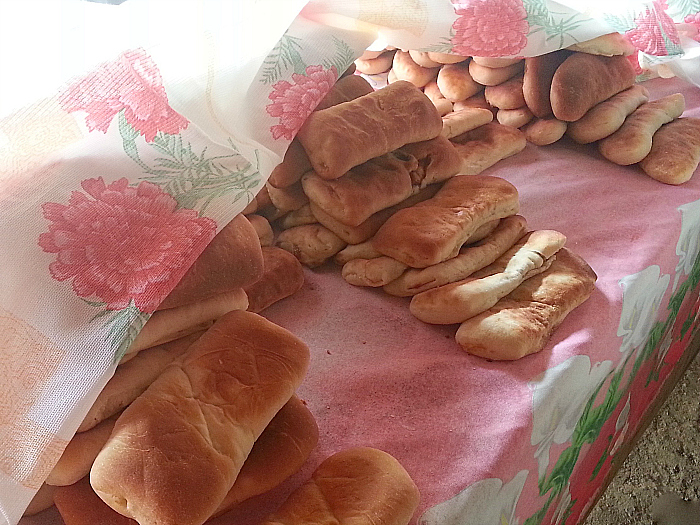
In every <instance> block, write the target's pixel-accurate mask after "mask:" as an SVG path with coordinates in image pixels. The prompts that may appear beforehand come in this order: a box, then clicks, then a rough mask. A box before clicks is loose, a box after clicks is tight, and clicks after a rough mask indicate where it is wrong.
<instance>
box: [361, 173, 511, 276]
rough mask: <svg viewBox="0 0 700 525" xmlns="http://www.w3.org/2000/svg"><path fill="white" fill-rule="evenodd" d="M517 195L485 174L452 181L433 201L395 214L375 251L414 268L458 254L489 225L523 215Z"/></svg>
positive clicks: (376, 242) (377, 238) (380, 234)
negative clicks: (502, 219) (468, 241)
mask: <svg viewBox="0 0 700 525" xmlns="http://www.w3.org/2000/svg"><path fill="white" fill-rule="evenodd" d="M518 209H519V204H518V192H517V190H516V189H515V187H514V186H513V185H512V184H510V183H509V182H507V181H505V180H503V179H500V178H496V177H489V176H485V175H480V176H463V175H458V176H456V177H452V178H451V179H448V180H447V182H445V184H444V185H443V186H442V188H441V189H440V190H439V191H438V192H437V193H436V194H435V196H434V197H433V198H432V199H428V200H427V201H424V202H421V203H418V204H416V205H415V206H412V207H410V208H405V209H403V210H399V211H398V212H396V213H395V214H394V215H392V216H391V217H390V218H389V219H388V220H387V221H386V222H385V223H384V225H383V226H382V227H381V228H379V231H378V232H377V233H376V235H375V236H374V237H373V238H372V244H373V245H374V247H375V249H376V250H377V251H379V252H380V253H382V254H383V255H386V256H388V257H391V258H393V259H396V260H397V261H400V262H402V263H404V264H406V265H408V266H411V267H412V268H426V267H428V266H431V265H433V264H437V263H439V262H442V261H444V260H446V259H449V258H452V257H454V256H456V255H457V253H458V252H459V249H460V248H461V246H462V244H464V242H465V241H466V240H467V239H468V238H469V237H470V236H471V235H472V234H473V233H474V232H475V231H476V230H477V229H478V228H479V227H480V226H481V225H483V224H484V223H486V222H489V221H492V220H494V219H500V218H502V217H507V216H509V215H514V214H515V213H517V212H518Z"/></svg>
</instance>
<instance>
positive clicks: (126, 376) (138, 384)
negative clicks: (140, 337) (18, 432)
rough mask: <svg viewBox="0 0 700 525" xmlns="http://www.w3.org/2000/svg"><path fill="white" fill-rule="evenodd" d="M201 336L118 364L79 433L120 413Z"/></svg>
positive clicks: (168, 343) (195, 336)
mask: <svg viewBox="0 0 700 525" xmlns="http://www.w3.org/2000/svg"><path fill="white" fill-rule="evenodd" d="M202 333H204V332H203V331H198V332H195V333H193V334H190V335H187V336H184V337H182V338H180V339H175V340H174V341H169V342H167V343H164V344H162V345H156V346H153V347H150V348H146V349H145V350H142V351H141V352H138V353H137V354H136V355H135V356H134V357H133V358H132V359H130V360H129V361H127V362H126V363H124V364H121V365H119V366H118V367H117V370H116V371H115V372H114V375H113V376H112V377H111V378H110V379H109V381H107V384H106V385H105V387H104V388H103V389H102V391H101V392H100V393H99V395H98V396H97V399H95V402H94V403H93V404H92V406H91V407H90V410H88V413H87V414H86V415H85V417H84V418H83V422H82V423H81V424H80V426H79V427H78V432H85V431H87V430H90V429H91V428H93V427H94V426H96V425H97V424H99V423H100V422H102V421H104V420H105V419H107V418H108V417H111V416H113V415H114V414H116V413H118V412H121V411H122V410H123V409H124V408H126V407H127V406H128V405H129V404H130V403H131V402H132V401H133V400H134V399H136V398H137V397H138V396H140V395H141V393H143V391H144V390H146V389H147V388H148V386H149V385H150V384H151V383H153V381H155V380H156V378H157V377H158V376H159V375H160V373H161V372H162V371H163V370H165V367H167V366H168V365H169V364H170V363H172V362H173V361H174V360H175V359H177V358H178V357H180V356H181V355H182V354H184V353H185V352H186V351H187V349H188V348H189V347H190V345H191V344H192V343H194V342H195V341H196V340H197V339H198V338H199V336H201V335H202Z"/></svg>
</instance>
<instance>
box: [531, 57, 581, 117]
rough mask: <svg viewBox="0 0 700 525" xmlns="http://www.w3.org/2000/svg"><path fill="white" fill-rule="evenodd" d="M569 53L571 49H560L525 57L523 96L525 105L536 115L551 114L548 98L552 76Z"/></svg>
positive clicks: (546, 115)
mask: <svg viewBox="0 0 700 525" xmlns="http://www.w3.org/2000/svg"><path fill="white" fill-rule="evenodd" d="M571 54H572V52H571V51H567V50H566V49H560V50H558V51H553V52H551V53H545V54H544V55H540V56H536V57H528V58H526V59H525V72H524V74H523V97H524V98H525V103H526V104H527V107H528V108H530V111H532V113H533V115H535V116H536V117H539V118H545V117H548V116H550V115H551V114H552V104H551V103H550V100H549V93H550V91H551V88H552V78H553V77H554V72H555V71H556V70H557V68H558V67H559V66H560V65H561V64H562V62H564V60H566V59H567V58H568V57H569V56H571Z"/></svg>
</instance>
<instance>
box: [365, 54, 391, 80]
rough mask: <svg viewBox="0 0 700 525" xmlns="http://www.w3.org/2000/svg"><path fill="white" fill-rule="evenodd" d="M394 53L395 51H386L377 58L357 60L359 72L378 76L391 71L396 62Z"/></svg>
mask: <svg viewBox="0 0 700 525" xmlns="http://www.w3.org/2000/svg"><path fill="white" fill-rule="evenodd" d="M394 53H395V51H385V52H384V53H381V54H379V55H378V56H376V57H366V58H362V57H360V58H358V59H357V60H355V66H356V67H357V71H359V72H360V73H363V74H365V75H378V74H379V73H384V72H385V71H389V69H391V64H392V62H393V61H394Z"/></svg>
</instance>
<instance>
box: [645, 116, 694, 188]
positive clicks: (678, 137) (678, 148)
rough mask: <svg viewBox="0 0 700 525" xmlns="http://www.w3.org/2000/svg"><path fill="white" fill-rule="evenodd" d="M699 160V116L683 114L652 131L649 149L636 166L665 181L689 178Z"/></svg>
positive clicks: (671, 181)
mask: <svg viewBox="0 0 700 525" xmlns="http://www.w3.org/2000/svg"><path fill="white" fill-rule="evenodd" d="M698 162H700V119H698V118H692V117H683V118H678V119H676V120H674V121H673V122H671V123H669V124H666V125H664V126H661V128H659V130H658V131H657V132H656V133H654V138H653V143H652V146H651V151H650V152H649V155H647V156H646V157H645V158H644V159H643V160H642V161H641V162H640V163H639V165H640V166H641V168H642V169H643V170H644V173H646V174H647V175H649V176H650V177H651V178H652V179H656V180H658V181H660V182H663V183H665V184H683V183H684V182H687V181H689V180H690V178H691V177H692V176H693V173H695V170H696V169H697V167H698Z"/></svg>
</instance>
